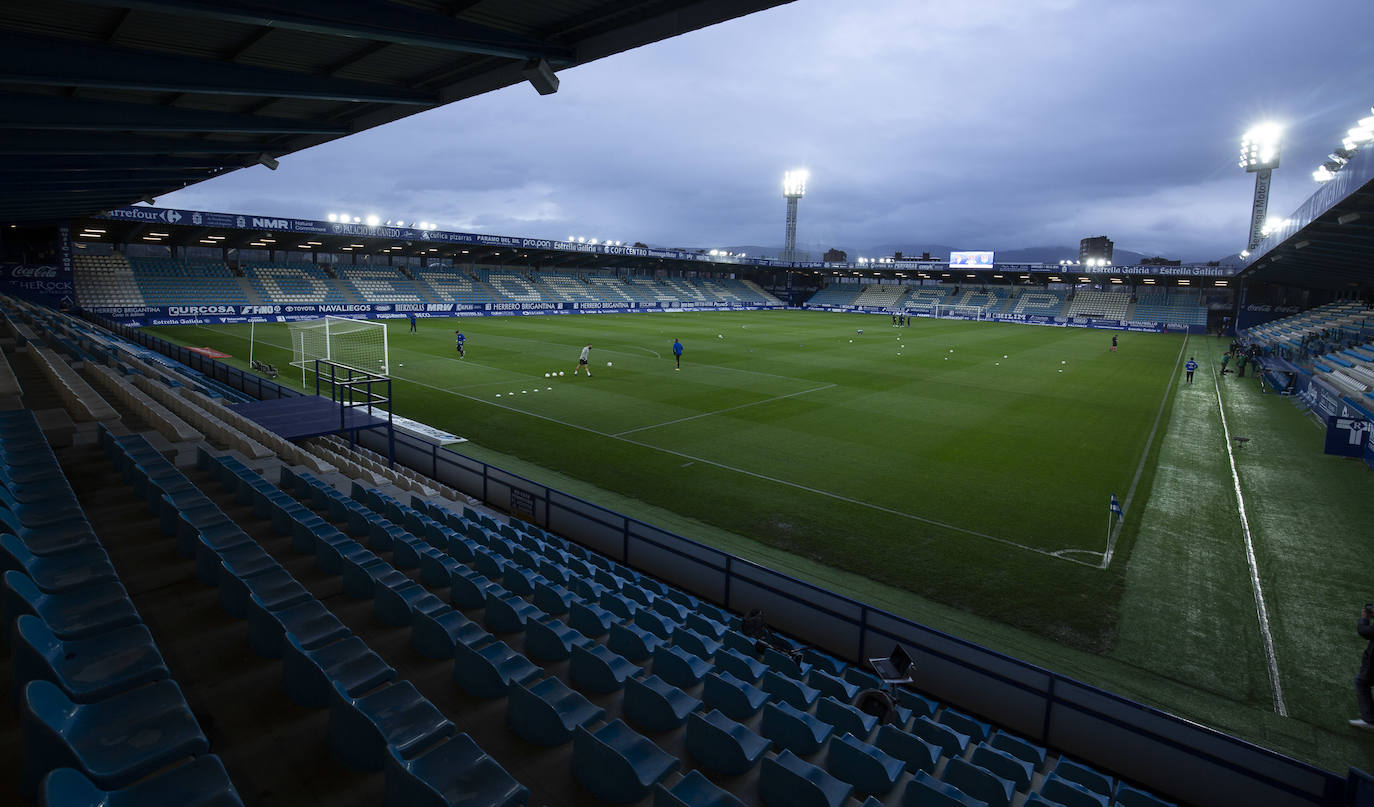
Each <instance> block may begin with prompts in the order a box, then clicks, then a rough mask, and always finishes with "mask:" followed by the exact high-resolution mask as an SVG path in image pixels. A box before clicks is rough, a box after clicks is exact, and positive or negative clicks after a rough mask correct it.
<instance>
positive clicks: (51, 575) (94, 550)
mask: <svg viewBox="0 0 1374 807" xmlns="http://www.w3.org/2000/svg"><path fill="white" fill-rule="evenodd" d="M8 571H17V572H22V573H23V574H24V575H25V576H27V577H28V578H29V579H30V580H32V581H33V583H34V585H36V586H37V587H38V589H39V590H40V591H43V592H44V593H47V594H58V593H61V592H63V591H66V590H68V589H73V588H80V587H82V586H88V585H91V584H93V583H110V582H114V581H116V580H118V579H119V577H118V576H117V575H116V574H115V570H114V567H113V566H111V565H110V558H109V556H107V555H106V554H105V550H104V549H101V548H100V547H99V546H89V547H85V548H81V549H73V550H71V551H68V552H59V553H57V554H54V555H44V556H41V557H40V556H39V555H35V554H33V553H32V552H30V551H29V548H28V546H26V545H25V544H24V542H23V541H21V540H19V538H18V537H17V536H14V535H9V534H4V535H0V573H3V572H8Z"/></svg>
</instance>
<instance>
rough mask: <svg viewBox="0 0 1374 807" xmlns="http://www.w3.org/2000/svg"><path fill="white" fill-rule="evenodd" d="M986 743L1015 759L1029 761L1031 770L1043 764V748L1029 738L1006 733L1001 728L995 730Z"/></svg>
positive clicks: (1036, 769) (1038, 768)
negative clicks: (1024, 738) (1025, 738)
mask: <svg viewBox="0 0 1374 807" xmlns="http://www.w3.org/2000/svg"><path fill="white" fill-rule="evenodd" d="M988 745H990V746H992V747H993V748H996V749H997V750H998V751H1006V752H1007V753H1008V754H1011V755H1012V756H1014V757H1016V758H1017V759H1021V760H1024V761H1026V762H1029V763H1030V766H1031V770H1032V771H1038V770H1040V766H1042V765H1044V764H1045V749H1044V748H1041V747H1040V746H1038V745H1036V744H1035V743H1032V742H1030V741H1029V740H1023V739H1022V738H1020V737H1017V736H1016V735H1015V734H1008V733H1007V732H1005V731H1001V730H998V731H995V732H993V734H992V739H991V740H989V741H988Z"/></svg>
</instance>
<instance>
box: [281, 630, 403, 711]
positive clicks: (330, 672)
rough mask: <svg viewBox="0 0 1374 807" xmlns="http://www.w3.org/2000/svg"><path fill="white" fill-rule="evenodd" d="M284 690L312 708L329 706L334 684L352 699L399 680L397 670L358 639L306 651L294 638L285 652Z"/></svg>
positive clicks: (287, 638)
mask: <svg viewBox="0 0 1374 807" xmlns="http://www.w3.org/2000/svg"><path fill="white" fill-rule="evenodd" d="M281 679H282V689H283V690H285V692H286V696H287V697H288V698H290V699H291V700H292V701H293V702H295V703H297V704H299V705H301V706H305V707H308V708H313V709H323V708H324V707H326V706H328V705H329V698H330V694H331V693H332V692H333V688H334V685H335V684H339V685H340V686H342V687H343V689H344V691H345V692H347V693H348V694H349V696H350V697H352V696H357V695H360V694H362V693H364V692H367V691H369V690H372V689H376V688H377V687H378V686H381V685H382V684H384V683H386V682H388V681H395V680H396V670H394V669H392V667H391V666H390V665H388V664H387V663H386V662H385V661H384V660H382V657H381V656H379V655H377V654H376V653H374V652H372V650H371V649H370V648H369V647H368V646H367V643H366V642H364V641H363V640H362V639H360V638H358V637H357V636H347V637H344V638H342V639H339V640H338V641H336V642H332V643H330V644H326V645H323V646H321V647H316V648H313V649H307V648H306V647H304V646H303V645H302V644H301V643H300V642H299V641H298V640H297V639H296V638H295V637H294V636H288V637H286V644H285V645H284V647H283V651H282V668H281Z"/></svg>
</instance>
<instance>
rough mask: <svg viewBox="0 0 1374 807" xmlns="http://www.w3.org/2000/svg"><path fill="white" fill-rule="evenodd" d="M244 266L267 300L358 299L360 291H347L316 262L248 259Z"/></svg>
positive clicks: (322, 301) (243, 268) (303, 302)
mask: <svg viewBox="0 0 1374 807" xmlns="http://www.w3.org/2000/svg"><path fill="white" fill-rule="evenodd" d="M240 268H241V269H242V270H243V273H244V275H245V276H246V277H247V278H248V282H249V283H251V284H252V286H253V289H254V290H255V291H257V293H258V296H259V297H261V298H262V300H263V301H264V302H269V303H288V304H289V303H296V304H311V303H314V304H319V303H328V304H335V303H357V302H362V300H361V298H359V297H358V296H357V294H356V293H351V294H345V293H344V290H343V288H342V287H341V286H340V285H339V284H337V283H336V282H334V280H333V279H332V278H330V277H329V275H328V274H327V273H326V272H325V270H324V269H322V268H320V267H319V266H316V265H315V264H313V263H290V264H265V263H264V264H259V263H246V264H242V265H241V266H240Z"/></svg>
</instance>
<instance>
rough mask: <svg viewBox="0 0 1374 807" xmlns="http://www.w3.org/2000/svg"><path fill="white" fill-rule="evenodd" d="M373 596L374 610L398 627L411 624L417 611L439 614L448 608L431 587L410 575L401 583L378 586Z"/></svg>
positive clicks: (378, 615)
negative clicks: (416, 580) (428, 587)
mask: <svg viewBox="0 0 1374 807" xmlns="http://www.w3.org/2000/svg"><path fill="white" fill-rule="evenodd" d="M373 596H374V599H373V600H372V612H373V613H375V614H376V615H377V618H378V619H380V620H381V621H382V622H384V623H386V624H387V625H391V626H392V627H397V628H400V627H406V626H408V625H410V624H411V623H412V622H413V621H414V614H415V612H416V611H422V612H424V613H427V614H438V613H442V612H443V611H444V609H446V608H448V605H447V604H446V603H445V602H444V601H443V600H441V599H439V598H438V597H436V596H434V594H432V593H431V592H430V590H429V589H427V588H425V587H424V586H422V585H420V584H419V583H416V582H415V581H413V580H411V579H410V578H408V577H407V578H405V580H404V581H403V582H401V583H400V584H399V585H391V586H378V587H377V588H376V589H375V590H374V592H373Z"/></svg>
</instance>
